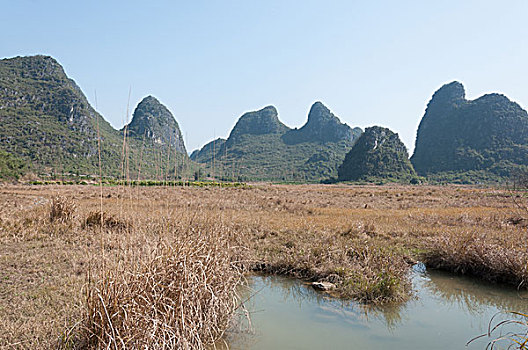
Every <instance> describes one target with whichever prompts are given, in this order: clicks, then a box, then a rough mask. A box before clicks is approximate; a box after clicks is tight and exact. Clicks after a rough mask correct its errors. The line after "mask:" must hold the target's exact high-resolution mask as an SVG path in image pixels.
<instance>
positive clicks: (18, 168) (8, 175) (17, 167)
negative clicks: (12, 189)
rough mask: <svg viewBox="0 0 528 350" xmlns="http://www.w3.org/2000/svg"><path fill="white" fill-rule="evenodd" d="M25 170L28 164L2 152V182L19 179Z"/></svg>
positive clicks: (0, 168)
mask: <svg viewBox="0 0 528 350" xmlns="http://www.w3.org/2000/svg"><path fill="white" fill-rule="evenodd" d="M25 169H26V164H25V163H24V162H23V161H22V160H21V159H19V158H17V157H15V156H13V155H12V154H9V153H7V152H5V151H2V150H0V180H11V179H18V178H19V177H20V176H22V175H23V174H24V172H25Z"/></svg>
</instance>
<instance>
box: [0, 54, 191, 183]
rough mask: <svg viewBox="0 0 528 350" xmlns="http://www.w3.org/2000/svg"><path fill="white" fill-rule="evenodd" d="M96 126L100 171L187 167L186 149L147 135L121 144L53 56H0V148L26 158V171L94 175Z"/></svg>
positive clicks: (158, 171) (156, 172) (159, 172)
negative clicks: (124, 145) (160, 142)
mask: <svg viewBox="0 0 528 350" xmlns="http://www.w3.org/2000/svg"><path fill="white" fill-rule="evenodd" d="M174 123H175V122H174ZM175 125H176V127H177V124H175ZM98 128H99V134H100V139H101V143H100V145H101V160H102V172H103V175H105V176H115V177H119V176H122V174H123V170H122V169H123V167H124V168H125V169H128V170H129V171H128V172H127V174H128V175H129V176H131V177H136V176H137V174H138V172H139V171H141V174H143V175H144V176H148V177H154V176H157V177H160V176H164V175H163V174H165V175H166V174H167V173H171V174H174V168H176V170H177V171H176V172H177V173H180V174H181V172H182V171H183V169H187V168H189V166H184V165H183V163H185V159H186V158H187V155H186V154H183V153H181V151H180V152H174V150H175V149H174V147H173V148H172V150H171V149H170V148H169V147H167V145H164V144H159V143H158V142H156V140H155V139H153V138H151V137H148V136H147V137H145V138H144V139H143V137H142V136H143V135H142V136H141V137H139V136H138V135H134V136H133V137H129V138H128V143H127V147H125V148H123V139H124V137H123V133H122V132H121V131H118V130H115V129H113V128H112V126H111V125H110V124H109V123H108V122H107V121H106V120H104V118H103V117H102V116H101V115H99V113H97V112H96V111H95V110H94V109H93V108H92V107H91V106H90V104H89V102H88V100H87V99H86V97H85V96H84V94H83V93H82V91H81V90H80V88H79V87H78V86H77V85H76V84H75V82H74V81H73V80H71V79H69V78H68V77H67V76H66V74H65V72H64V70H63V68H62V67H61V66H60V64H59V63H58V62H57V61H56V60H54V59H53V58H51V57H48V56H31V57H15V58H10V59H3V60H0V149H2V150H4V151H6V152H8V153H11V154H12V155H14V156H16V157H19V158H21V159H22V160H23V161H25V162H26V163H27V164H28V167H29V169H28V170H29V171H32V172H34V173H36V174H51V175H53V174H58V173H59V174H60V173H62V174H64V173H66V174H75V175H79V174H87V175H90V174H98V173H99V157H98V137H97V135H98V132H97V129H98ZM133 130H134V131H135V130H136V129H133ZM177 132H178V133H179V129H178V130H177ZM176 150H177V149H176ZM169 151H170V153H171V154H170V156H169V154H168V153H169ZM123 154H125V155H126V156H125V157H123ZM123 159H124V160H125V161H124V162H123V161H122V160H123ZM169 161H170V162H169ZM123 163H124V164H123Z"/></svg>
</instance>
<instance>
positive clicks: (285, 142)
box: [191, 102, 361, 181]
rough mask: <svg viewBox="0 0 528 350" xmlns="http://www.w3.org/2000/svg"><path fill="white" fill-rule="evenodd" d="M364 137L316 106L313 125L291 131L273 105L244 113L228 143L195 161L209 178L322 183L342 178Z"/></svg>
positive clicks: (196, 156)
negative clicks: (339, 170) (342, 166)
mask: <svg viewBox="0 0 528 350" xmlns="http://www.w3.org/2000/svg"><path fill="white" fill-rule="evenodd" d="M360 134H361V129H359V128H354V129H352V128H350V127H349V126H348V125H346V124H343V123H341V122H340V121H339V119H338V118H337V117H336V116H334V115H333V114H332V113H331V112H330V110H328V108H326V107H325V106H324V105H323V104H322V103H321V102H316V103H315V104H314V105H313V106H312V108H311V110H310V113H309V115H308V121H307V122H306V124H305V125H304V126H303V127H301V128H300V129H291V128H289V127H288V126H286V125H284V124H283V123H282V122H281V121H280V120H279V118H278V112H277V110H276V109H275V107H273V106H268V107H265V108H263V109H261V110H259V111H254V112H248V113H245V114H244V115H242V116H241V117H240V118H239V120H238V121H237V123H236V125H235V126H234V128H233V130H232V131H231V133H230V135H229V137H228V138H227V139H226V140H223V139H218V140H215V141H214V142H211V143H208V144H207V145H205V146H204V147H203V148H202V149H201V150H199V151H195V152H193V154H192V155H191V159H192V160H194V161H196V162H199V163H202V164H204V165H205V166H206V167H207V170H208V171H209V173H210V174H212V175H215V176H220V177H226V178H240V179H246V180H274V181H319V180H322V179H326V178H329V177H335V176H337V167H338V165H339V164H341V162H342V161H343V159H344V157H345V154H346V152H347V151H348V150H350V148H351V147H352V145H353V143H354V141H355V140H356V139H357V137H358V136H359V135H360Z"/></svg>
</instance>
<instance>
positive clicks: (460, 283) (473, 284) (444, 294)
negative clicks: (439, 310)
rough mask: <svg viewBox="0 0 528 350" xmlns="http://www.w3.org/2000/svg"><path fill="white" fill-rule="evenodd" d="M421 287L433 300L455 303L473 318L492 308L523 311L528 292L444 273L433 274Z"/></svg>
mask: <svg viewBox="0 0 528 350" xmlns="http://www.w3.org/2000/svg"><path fill="white" fill-rule="evenodd" d="M423 285H424V287H425V288H427V289H428V290H429V291H430V292H431V293H432V294H434V295H435V296H436V297H438V298H441V299H443V300H445V301H446V302H449V303H452V304H457V305H458V307H460V308H464V309H465V310H466V311H467V312H469V313H470V314H473V315H479V314H481V313H482V312H484V311H485V310H486V309H488V308H489V307H490V306H493V307H495V308H497V309H499V310H515V311H518V310H526V309H527V306H528V291H526V290H517V289H516V288H515V287H509V286H502V287H500V288H499V286H497V285H494V284H489V283H483V282H482V281H479V280H478V279H476V278H471V277H463V278H461V277H459V276H454V275H453V274H449V273H447V272H442V271H435V272H432V278H429V279H426V280H424V283H423Z"/></svg>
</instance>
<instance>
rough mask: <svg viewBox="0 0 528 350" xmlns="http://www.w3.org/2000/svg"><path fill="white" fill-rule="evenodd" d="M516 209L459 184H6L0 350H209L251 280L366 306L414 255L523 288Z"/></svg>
mask: <svg viewBox="0 0 528 350" xmlns="http://www.w3.org/2000/svg"><path fill="white" fill-rule="evenodd" d="M527 201H528V198H527V197H526V193H523V192H515V193H512V192H510V191H507V190H499V189H490V188H472V187H458V186H448V187H429V186H415V187H412V186H396V185H395V186H346V185H267V184H255V185H252V186H251V187H249V188H207V187H206V188H197V187H149V188H142V187H118V186H114V187H110V186H109V187H103V188H100V187H97V186H22V185H18V186H15V185H4V186H2V187H0V203H1V206H0V347H2V348H13V349H17V348H57V347H63V348H95V349H97V348H113V349H123V348H144V347H146V346H148V347H149V348H193V349H199V348H204V347H207V346H208V345H210V344H213V343H215V342H216V341H217V340H218V339H220V338H221V337H222V334H223V331H225V328H226V327H227V325H228V323H229V319H230V316H231V315H232V313H233V312H234V311H235V310H236V308H238V307H240V306H239V303H240V301H239V300H238V299H237V296H236V290H237V288H236V287H237V285H239V284H240V283H241V282H242V281H243V279H244V275H245V274H246V273H247V272H249V271H252V270H253V271H261V272H267V273H275V274H283V275H290V276H292V277H298V278H303V279H306V280H310V281H328V282H332V283H334V284H335V285H336V286H337V288H336V290H335V291H334V292H333V294H335V295H336V296H339V297H345V298H353V299H356V300H360V301H363V302H370V303H391V302H392V303H398V302H404V301H405V300H407V299H408V298H409V297H410V296H411V295H412V290H411V284H410V281H409V269H410V266H411V265H412V264H413V263H414V262H416V261H418V260H420V261H423V262H424V263H425V264H426V265H427V266H428V267H431V268H442V269H446V270H451V271H454V272H457V273H468V274H474V275H477V276H480V277H482V278H484V279H488V280H490V281H494V282H497V283H509V284H516V285H521V284H523V283H524V282H523V281H525V280H526V279H527V278H528V271H527V269H528V228H527V226H528V221H527V218H526V216H527V215H526V214H527V212H526V209H525V208H526V207H523V205H524V206H525V205H526V203H527ZM101 208H102V212H103V215H101ZM521 287H526V285H522V286H521ZM519 311H523V310H519Z"/></svg>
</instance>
